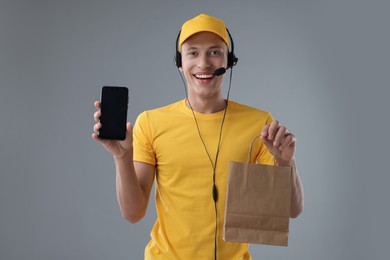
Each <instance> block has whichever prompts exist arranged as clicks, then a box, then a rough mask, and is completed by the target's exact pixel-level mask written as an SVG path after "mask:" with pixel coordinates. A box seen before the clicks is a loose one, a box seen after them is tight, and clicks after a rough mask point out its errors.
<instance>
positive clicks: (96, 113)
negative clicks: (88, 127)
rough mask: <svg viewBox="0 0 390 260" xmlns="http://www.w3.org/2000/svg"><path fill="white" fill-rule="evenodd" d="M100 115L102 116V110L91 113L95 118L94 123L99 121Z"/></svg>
mask: <svg viewBox="0 0 390 260" xmlns="http://www.w3.org/2000/svg"><path fill="white" fill-rule="evenodd" d="M101 116H102V112H101V111H100V110H99V111H96V112H95V113H94V114H93V119H94V120H95V122H96V123H97V122H99V120H100V117H101Z"/></svg>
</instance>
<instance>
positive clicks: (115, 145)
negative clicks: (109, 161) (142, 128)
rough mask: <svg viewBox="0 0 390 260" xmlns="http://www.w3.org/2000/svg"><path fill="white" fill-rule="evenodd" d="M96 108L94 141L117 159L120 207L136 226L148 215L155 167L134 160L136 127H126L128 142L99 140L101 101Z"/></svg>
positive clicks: (96, 104) (117, 186)
mask: <svg viewBox="0 0 390 260" xmlns="http://www.w3.org/2000/svg"><path fill="white" fill-rule="evenodd" d="M95 107H96V108H97V109H98V111H96V112H95V114H94V119H95V125H94V133H93V134H92V138H93V139H95V140H96V141H97V142H99V143H101V144H102V145H103V146H104V148H106V150H107V151H109V152H110V153H111V154H112V155H113V156H114V161H115V169H116V189H117V199H118V203H119V207H120V210H121V212H122V216H123V217H124V218H125V219H127V220H128V221H130V222H131V223H136V222H138V221H139V220H140V219H142V218H143V216H144V215H145V212H146V209H147V206H148V202H149V196H150V191H151V189H152V186H153V181H154V175H155V167H154V166H153V165H150V164H146V163H141V162H134V161H133V128H132V126H131V124H130V123H127V125H126V129H127V131H126V139H125V140H123V141H117V140H102V139H99V137H98V132H99V129H100V128H101V127H102V125H101V123H100V121H99V118H100V116H101V110H100V102H99V101H96V102H95Z"/></svg>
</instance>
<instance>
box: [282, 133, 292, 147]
mask: <svg viewBox="0 0 390 260" xmlns="http://www.w3.org/2000/svg"><path fill="white" fill-rule="evenodd" d="M295 141H296V137H295V135H293V134H291V133H287V134H285V135H284V140H283V142H282V143H281V145H280V148H281V149H284V148H286V147H288V146H290V145H292V144H294V145H295Z"/></svg>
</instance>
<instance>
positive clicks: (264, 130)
mask: <svg viewBox="0 0 390 260" xmlns="http://www.w3.org/2000/svg"><path fill="white" fill-rule="evenodd" d="M268 129H269V125H265V126H264V127H263V129H262V130H261V133H260V136H261V137H262V138H263V137H267V135H268Z"/></svg>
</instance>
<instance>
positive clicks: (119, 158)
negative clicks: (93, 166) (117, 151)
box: [113, 151, 133, 161]
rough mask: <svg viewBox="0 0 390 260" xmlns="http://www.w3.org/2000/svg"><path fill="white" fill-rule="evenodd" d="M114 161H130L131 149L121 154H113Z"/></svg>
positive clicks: (131, 156) (131, 158)
mask: <svg viewBox="0 0 390 260" xmlns="http://www.w3.org/2000/svg"><path fill="white" fill-rule="evenodd" d="M113 157H114V160H115V161H129V160H130V161H132V160H133V151H126V152H124V153H123V154H121V155H113Z"/></svg>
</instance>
